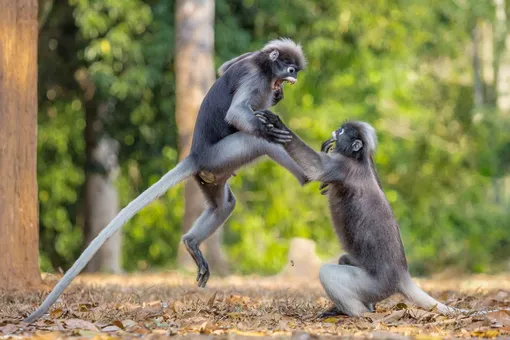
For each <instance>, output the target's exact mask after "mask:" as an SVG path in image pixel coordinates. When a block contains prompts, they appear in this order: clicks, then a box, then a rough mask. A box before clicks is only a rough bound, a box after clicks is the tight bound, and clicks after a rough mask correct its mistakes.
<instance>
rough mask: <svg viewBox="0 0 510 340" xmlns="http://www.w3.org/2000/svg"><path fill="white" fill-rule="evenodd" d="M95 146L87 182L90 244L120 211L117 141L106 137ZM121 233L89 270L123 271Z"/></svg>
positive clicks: (100, 250) (87, 231)
mask: <svg viewBox="0 0 510 340" xmlns="http://www.w3.org/2000/svg"><path fill="white" fill-rule="evenodd" d="M91 148H92V153H91V158H90V160H89V161H88V165H89V166H88V169H87V179H86V182H85V207H86V209H85V242H86V244H87V245H88V244H89V243H90V242H92V240H93V239H94V238H96V236H97V235H98V234H99V233H100V232H101V230H103V229H104V228H105V227H106V226H107V225H108V223H110V222H111V221H112V220H113V219H114V218H115V216H117V214H118V212H119V198H118V194H117V189H116V188H115V185H114V183H113V182H114V180H115V178H116V177H117V175H118V171H119V170H118V163H117V153H118V149H119V144H118V142H117V141H115V140H113V139H110V138H106V137H103V138H101V140H100V141H99V143H95V144H94V145H93V146H91ZM121 253H122V234H121V232H120V231H119V232H117V233H115V234H114V235H113V236H112V237H111V238H110V239H109V240H108V241H106V242H105V244H104V245H103V246H102V247H101V249H99V251H98V252H97V253H96V254H95V255H94V257H93V258H92V259H91V260H90V262H89V263H88V265H87V267H86V268H85V271H86V272H99V271H104V272H108V273H114V274H120V273H122V268H121Z"/></svg>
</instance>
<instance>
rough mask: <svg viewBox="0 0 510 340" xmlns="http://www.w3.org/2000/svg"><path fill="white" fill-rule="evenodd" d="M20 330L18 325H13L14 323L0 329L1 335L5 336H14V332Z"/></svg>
mask: <svg viewBox="0 0 510 340" xmlns="http://www.w3.org/2000/svg"><path fill="white" fill-rule="evenodd" d="M17 329H18V326H16V325H13V324H12V323H10V324H7V325H5V326H3V327H0V333H3V334H6V335H7V334H12V333H14V332H16V330H17Z"/></svg>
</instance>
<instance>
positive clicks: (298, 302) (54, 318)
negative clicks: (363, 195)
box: [0, 273, 510, 340]
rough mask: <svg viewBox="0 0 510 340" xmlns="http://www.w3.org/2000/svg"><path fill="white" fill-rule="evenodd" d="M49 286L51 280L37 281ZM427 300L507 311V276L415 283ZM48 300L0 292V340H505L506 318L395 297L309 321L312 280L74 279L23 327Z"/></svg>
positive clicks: (314, 295) (319, 296) (321, 299)
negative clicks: (201, 283)
mask: <svg viewBox="0 0 510 340" xmlns="http://www.w3.org/2000/svg"><path fill="white" fill-rule="evenodd" d="M46 280H47V282H49V283H50V284H51V285H53V284H54V283H55V281H56V278H51V277H50V278H46ZM417 282H418V283H419V284H420V286H421V287H422V288H424V289H425V290H426V291H427V292H429V293H430V294H432V295H433V296H434V297H435V298H437V299H440V300H441V301H445V302H446V303H447V304H449V305H451V306H457V307H462V308H472V309H477V310H480V309H487V308H494V307H498V308H502V307H506V308H510V275H508V274H507V275H498V276H470V277H462V278H456V279H429V280H417ZM47 293H48V291H45V292H40V293H32V294H27V293H21V292H19V293H13V292H1V291H0V338H2V339H3V338H21V337H24V338H26V337H35V338H38V339H41V340H42V339H48V340H50V339H56V338H76V339H77V338H83V339H85V338H87V339H88V338H94V339H107V338H122V339H127V338H137V337H144V338H145V337H149V338H158V339H159V338H162V339H163V338H168V337H171V336H173V337H175V336H185V337H188V338H189V337H193V338H195V337H199V338H208V337H220V338H247V337H250V336H265V337H268V336H272V337H275V336H277V337H285V338H290V337H292V338H296V339H310V338H317V337H323V336H336V337H372V338H391V339H399V338H418V339H419V338H421V339H425V338H426V339H429V338H430V339H432V338H434V339H441V338H453V337H463V338H469V337H485V338H505V337H508V338H510V312H505V311H499V312H492V313H489V314H488V316H483V317H471V316H457V317H452V318H448V317H444V316H441V315H439V314H437V313H434V312H433V311H425V310H421V309H417V308H415V307H414V306H412V305H410V304H407V303H406V302H405V301H404V300H403V299H402V298H401V297H400V296H394V297H392V298H390V299H388V300H385V301H383V302H381V303H379V304H378V305H377V306H376V313H370V314H366V315H365V316H363V317H360V318H349V317H333V318H327V319H322V320H320V319H317V318H316V315H317V314H318V313H319V312H321V311H322V310H324V309H325V308H327V307H329V306H330V303H329V301H328V300H327V299H326V296H325V295H324V293H323V291H322V289H321V287H320V285H319V283H318V280H317V279H316V278H314V279H311V280H307V281H298V280H297V279H290V278H283V277H272V278H257V277H228V278H223V279H220V278H217V277H214V278H211V280H210V281H209V283H208V286H207V288H205V289H199V288H197V287H196V286H195V284H194V280H193V278H192V277H191V276H183V275H181V274H177V273H166V274H144V275H126V276H91V275H83V276H80V277H79V278H78V279H76V280H75V283H74V284H73V285H72V286H71V287H70V288H68V289H67V290H66V291H65V293H64V295H63V296H62V297H61V298H60V299H59V301H58V302H57V303H56V304H55V305H54V306H53V307H52V309H51V313H49V315H46V316H44V317H43V318H42V319H41V320H39V321H37V322H36V323H34V324H32V325H27V324H24V323H23V322H22V319H23V317H25V316H27V315H28V314H29V313H30V312H31V311H33V310H34V309H35V307H36V306H37V305H38V304H39V303H40V302H41V301H42V300H43V298H44V297H45V296H46V295H47Z"/></svg>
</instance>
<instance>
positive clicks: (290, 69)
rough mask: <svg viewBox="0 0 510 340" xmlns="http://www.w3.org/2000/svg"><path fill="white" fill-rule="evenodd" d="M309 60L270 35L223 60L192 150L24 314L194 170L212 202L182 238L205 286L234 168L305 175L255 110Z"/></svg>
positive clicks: (281, 136) (282, 135)
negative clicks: (206, 252)
mask: <svg viewBox="0 0 510 340" xmlns="http://www.w3.org/2000/svg"><path fill="white" fill-rule="evenodd" d="M305 67H306V60H305V56H304V54H303V51H302V50H301V46H299V45H297V44H296V43H295V42H293V41H292V40H291V39H287V38H282V39H278V40H272V41H270V42H268V43H267V44H266V45H265V46H264V47H263V48H262V49H261V50H260V51H255V52H249V53H245V54H243V55H241V56H239V57H237V58H234V59H232V60H230V61H227V62H226V63H224V64H223V65H222V66H221V67H220V68H219V70H218V73H219V74H220V77H219V78H218V79H217V80H216V82H215V83H214V84H213V85H212V87H211V88H210V89H209V92H208V93H207V95H206V96H205V98H204V100H203V102H202V105H201V106H200V111H199V113H198V117H197V121H196V124H195V129H194V133H193V141H192V145H191V152H190V155H189V156H188V157H186V158H185V159H183V160H182V161H181V162H180V163H179V164H177V166H176V167H175V168H173V169H172V170H170V171H169V172H168V173H166V174H165V175H164V176H163V177H162V178H161V179H160V180H159V181H158V182H156V183H155V184H154V185H152V186H151V187H150V188H148V189H147V190H146V191H144V192H143V193H142V194H141V195H140V196H138V197H137V198H136V199H135V200H133V201H132V202H131V203H129V204H128V205H127V206H126V207H125V208H124V209H122V210H121V212H120V213H119V214H118V215H117V216H116V217H115V218H114V219H113V221H111V222H110V224H108V226H107V227H106V228H104V229H103V230H102V231H101V233H100V234H99V235H98V236H97V237H96V238H95V239H94V240H93V241H92V242H91V243H90V244H89V246H88V247H87V248H86V249H85V251H84V252H83V253H82V254H81V255H80V257H79V258H78V260H77V261H76V262H75V263H74V264H73V266H72V267H71V268H70V269H69V270H68V271H67V273H66V274H65V275H64V277H63V278H62V279H61V280H60V281H59V282H58V283H57V285H56V286H55V288H54V289H53V291H52V292H51V293H50V295H48V297H47V298H46V299H45V300H44V302H43V303H42V304H41V306H40V307H39V308H38V309H37V310H36V311H35V312H33V313H32V314H31V315H29V316H28V317H27V318H26V319H25V320H24V321H25V322H33V321H34V320H36V319H38V318H39V317H41V316H42V315H43V314H44V313H45V312H46V311H47V310H48V308H50V307H51V305H53V303H54V302H55V301H56V300H57V298H58V297H59V296H60V294H61V293H62V291H63V290H64V289H65V288H66V287H67V286H68V285H69V284H70V283H71V281H72V280H73V279H74V278H75V277H76V275H78V274H79V273H80V272H81V270H82V269H83V267H85V265H86V264H87V263H88V262H89V261H90V258H91V257H92V256H93V255H94V254H95V253H96V252H97V250H98V249H99V248H100V247H101V246H102V245H103V243H104V242H105V241H106V240H107V239H109V238H110V237H111V236H112V235H113V234H114V233H115V232H116V231H117V230H118V229H120V227H122V226H123V225H124V224H125V223H126V222H127V221H128V220H129V219H130V218H131V217H133V216H134V215H135V214H136V213H137V212H138V211H140V210H141V209H142V208H143V207H145V206H146V205H147V204H149V203H150V202H152V201H153V200H155V199H157V198H158V197H160V196H161V195H163V194H164V193H165V192H166V191H167V190H168V189H170V188H171V187H173V186H175V185H177V184H178V183H180V182H182V181H184V180H185V179H187V178H189V177H193V178H194V179H195V180H196V181H197V182H198V183H199V186H200V189H201V190H202V192H203V193H204V196H205V199H206V201H207V204H208V208H207V209H206V210H205V211H204V212H203V213H202V215H201V216H200V217H199V218H198V219H197V220H196V221H195V223H194V224H193V226H192V227H191V229H190V230H189V232H188V233H187V234H186V235H184V236H183V243H184V245H185V246H186V249H187V250H188V252H189V253H190V255H191V257H192V258H193V260H194V261H195V263H196V264H197V267H198V275H197V282H198V286H199V287H205V285H206V283H207V280H208V279H209V266H208V264H207V261H206V260H205V258H204V257H203V255H202V252H201V251H200V249H199V245H200V243H202V242H203V241H204V240H206V239H207V238H208V237H209V236H211V234H213V233H214V232H215V231H216V229H218V228H219V227H220V226H221V225H222V224H223V223H224V222H225V221H226V220H227V219H228V217H229V216H230V214H231V213H232V211H233V210H234V207H235V204H236V200H235V197H234V194H233V193H232V191H231V190H230V187H229V186H228V184H227V181H228V179H229V178H230V177H231V176H232V175H233V174H234V172H235V171H236V170H237V169H239V168H240V167H242V166H244V165H247V164H248V163H250V162H252V161H254V160H256V159H257V158H259V157H261V156H263V155H268V156H269V157H270V158H271V159H273V160H274V161H276V162H277V163H278V164H280V165H281V166H283V167H285V168H286V169H287V170H289V171H290V172H291V173H292V174H293V175H294V176H295V177H296V178H297V180H298V181H299V183H300V184H301V185H304V184H305V183H306V182H307V178H306V177H305V175H304V174H303V172H302V170H301V169H300V168H299V166H298V165H297V164H296V163H295V162H294V161H293V160H292V159H291V158H290V157H289V155H288V154H287V152H286V151H285V149H284V148H283V147H282V145H279V144H285V143H287V142H289V141H290V140H291V137H290V134H289V132H288V131H282V130H278V129H275V128H271V127H269V128H268V127H267V126H266V125H264V124H262V122H261V121H260V120H259V119H258V118H257V117H256V116H255V114H254V113H255V112H257V111H260V110H266V109H268V108H269V107H270V106H272V105H274V104H276V103H277V102H278V101H280V100H281V99H282V98H283V87H282V86H283V83H284V82H289V83H291V84H293V83H295V82H296V81H297V75H298V72H299V71H301V70H303V69H304V68H305Z"/></svg>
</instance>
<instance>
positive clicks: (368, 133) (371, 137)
mask: <svg viewBox="0 0 510 340" xmlns="http://www.w3.org/2000/svg"><path fill="white" fill-rule="evenodd" d="M351 124H353V125H354V126H356V127H357V128H358V131H359V133H360V134H361V138H362V139H363V140H364V141H365V143H366V144H367V147H368V150H369V152H370V153H374V152H375V148H376V146H377V135H376V133H375V129H374V128H373V127H372V125H370V124H368V123H366V122H351Z"/></svg>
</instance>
